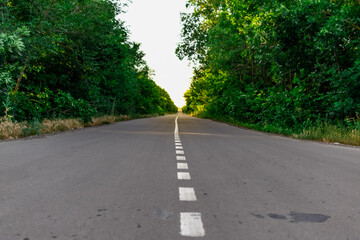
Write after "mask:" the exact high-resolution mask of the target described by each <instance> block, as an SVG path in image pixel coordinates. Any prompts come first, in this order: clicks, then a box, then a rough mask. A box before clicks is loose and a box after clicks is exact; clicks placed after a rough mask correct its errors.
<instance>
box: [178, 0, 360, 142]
mask: <svg viewBox="0 0 360 240" xmlns="http://www.w3.org/2000/svg"><path fill="white" fill-rule="evenodd" d="M188 7H189V9H193V11H192V13H189V14H183V15H182V22H183V31H182V42H181V43H180V44H179V45H178V48H177V50H176V52H177V55H178V57H179V58H180V59H183V58H188V59H189V60H191V61H192V62H193V63H194V66H195V69H194V76H193V80H192V83H191V87H190V89H189V90H188V91H187V92H186V93H185V98H186V106H184V108H183V111H184V112H187V113H191V114H195V115H199V116H204V117H209V118H213V119H220V120H225V121H230V122H236V123H240V124H241V125H243V126H248V127H252V128H256V129H260V130H265V131H271V132H276V133H281V134H285V135H292V136H295V137H301V138H308V139H318V140H324V141H338V142H343V143H351V144H358V145H360V138H359V133H360V122H359V121H360V17H359V16H360V2H359V1H357V0H356V1H355V0H303V1H297V0H296V1H295V0H286V1H280V0H275V1H274V0H272V1H263V0H261V1H260V0H251V1H248V0H242V1H240V0H232V1H228V0H201V1H200V0H188ZM350 139H351V140H350Z"/></svg>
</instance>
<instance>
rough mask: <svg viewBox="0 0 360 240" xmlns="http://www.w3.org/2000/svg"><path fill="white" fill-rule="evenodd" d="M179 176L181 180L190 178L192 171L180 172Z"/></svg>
mask: <svg viewBox="0 0 360 240" xmlns="http://www.w3.org/2000/svg"><path fill="white" fill-rule="evenodd" d="M177 177H178V179H179V180H190V179H191V178H190V173H188V172H178V173H177Z"/></svg>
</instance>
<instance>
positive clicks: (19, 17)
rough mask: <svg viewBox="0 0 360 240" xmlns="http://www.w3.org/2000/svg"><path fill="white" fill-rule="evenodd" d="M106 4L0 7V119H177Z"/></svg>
mask: <svg viewBox="0 0 360 240" xmlns="http://www.w3.org/2000/svg"><path fill="white" fill-rule="evenodd" d="M122 9H123V4H121V3H120V1H110V0H28V1H23V0H0V21H1V25H0V103H1V106H0V116H1V115H3V116H6V117H9V118H12V119H14V120H18V121H23V120H32V119H39V120H40V119H44V118H58V117H79V118H82V119H84V120H85V121H88V120H89V119H90V117H91V116H94V115H102V114H148V113H165V112H176V111H177V107H176V106H175V105H174V103H173V101H172V100H171V99H170V96H169V95H168V93H167V92H166V91H165V90H164V89H162V88H160V87H159V86H157V85H156V84H155V82H154V81H153V80H152V74H151V70H150V69H149V67H148V66H147V64H146V62H145V61H144V53H143V52H142V51H140V45H139V44H137V43H133V42H131V41H129V31H128V29H127V28H126V27H125V26H124V22H122V21H121V20H119V19H118V17H117V16H118V15H119V13H120V12H122Z"/></svg>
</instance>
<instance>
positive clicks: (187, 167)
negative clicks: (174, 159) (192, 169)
mask: <svg viewBox="0 0 360 240" xmlns="http://www.w3.org/2000/svg"><path fill="white" fill-rule="evenodd" d="M177 169H189V166H188V164H187V163H177Z"/></svg>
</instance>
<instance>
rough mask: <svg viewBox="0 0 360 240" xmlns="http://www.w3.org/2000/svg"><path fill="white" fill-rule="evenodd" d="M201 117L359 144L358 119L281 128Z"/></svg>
mask: <svg viewBox="0 0 360 240" xmlns="http://www.w3.org/2000/svg"><path fill="white" fill-rule="evenodd" d="M196 116H197V117H201V118H209V119H213V120H216V121H220V122H225V123H230V124H232V125H236V126H240V127H244V128H248V129H255V130H259V131H263V132H269V133H275V134H281V135H284V136H288V137H293V138H297V139H307V140H315V141H322V142H329V143H335V142H336V143H341V144H348V145H357V146H360V121H359V120H356V121H353V122H351V123H348V124H347V125H345V124H337V125H336V124H331V123H326V122H325V123H324V122H316V123H314V124H313V125H312V126H310V127H305V128H301V129H299V128H283V127H280V126H276V125H272V124H251V123H243V122H240V121H236V120H234V119H231V118H224V117H221V116H205V115H202V114H199V115H196Z"/></svg>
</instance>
